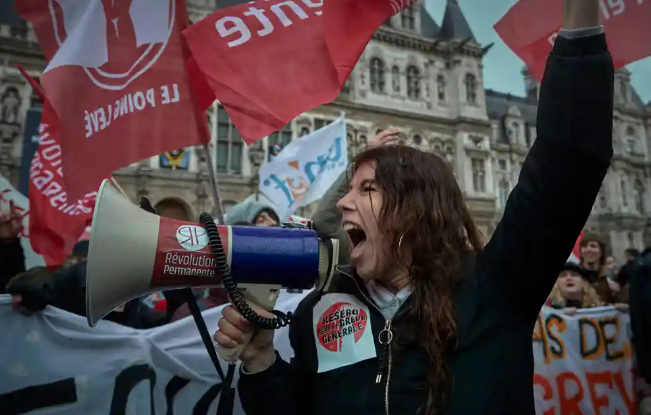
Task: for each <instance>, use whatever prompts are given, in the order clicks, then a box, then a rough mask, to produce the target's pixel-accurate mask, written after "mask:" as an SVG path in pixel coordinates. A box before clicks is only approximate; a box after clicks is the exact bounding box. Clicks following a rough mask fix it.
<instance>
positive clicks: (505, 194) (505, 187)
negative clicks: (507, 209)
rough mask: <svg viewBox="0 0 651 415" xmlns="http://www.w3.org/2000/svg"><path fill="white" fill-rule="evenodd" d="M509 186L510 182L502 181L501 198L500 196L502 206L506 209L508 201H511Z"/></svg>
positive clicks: (500, 187)
mask: <svg viewBox="0 0 651 415" xmlns="http://www.w3.org/2000/svg"><path fill="white" fill-rule="evenodd" d="M510 187H511V186H510V185H509V182H508V180H506V179H502V180H501V181H500V186H499V196H500V206H501V207H502V208H504V206H506V201H507V200H508V199H509V190H510V189H509V188H510Z"/></svg>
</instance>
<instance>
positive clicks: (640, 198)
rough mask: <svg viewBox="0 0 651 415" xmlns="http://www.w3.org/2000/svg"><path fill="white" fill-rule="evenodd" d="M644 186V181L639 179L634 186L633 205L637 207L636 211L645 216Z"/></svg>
mask: <svg viewBox="0 0 651 415" xmlns="http://www.w3.org/2000/svg"><path fill="white" fill-rule="evenodd" d="M644 194H645V191H644V184H642V181H641V180H640V179H637V180H636V181H635V185H634V186H633V205H634V207H635V211H636V212H637V213H639V214H644V213H645V210H644Z"/></svg>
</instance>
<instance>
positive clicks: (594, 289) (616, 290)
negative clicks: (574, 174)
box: [0, 130, 651, 383]
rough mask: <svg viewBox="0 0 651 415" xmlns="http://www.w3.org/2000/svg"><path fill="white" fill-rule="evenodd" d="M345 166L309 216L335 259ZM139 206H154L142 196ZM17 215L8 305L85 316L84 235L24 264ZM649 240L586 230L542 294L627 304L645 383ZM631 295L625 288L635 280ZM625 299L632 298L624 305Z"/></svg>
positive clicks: (179, 304)
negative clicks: (57, 258)
mask: <svg viewBox="0 0 651 415" xmlns="http://www.w3.org/2000/svg"><path fill="white" fill-rule="evenodd" d="M396 139H397V132H396V131H395V130H387V131H385V132H383V133H381V134H380V135H378V137H376V138H375V140H374V141H373V143H375V145H378V146H381V145H386V144H391V143H393V141H395V140H396ZM346 176H347V174H343V175H342V176H341V177H340V178H339V180H338V181H337V182H336V183H335V184H334V185H333V186H332V188H331V189H330V190H329V191H328V192H327V193H326V195H325V196H324V198H323V200H322V202H321V204H320V206H319V209H318V210H317V211H316V213H315V215H314V217H313V221H314V223H315V225H316V226H317V228H318V229H319V231H320V232H322V233H324V234H325V235H327V236H330V237H333V238H337V239H340V240H341V241H342V244H343V249H342V250H341V253H340V258H339V263H340V264H347V263H349V260H350V257H349V248H348V244H349V240H348V237H347V235H346V234H345V232H344V231H343V228H342V227H341V213H340V212H339V211H338V210H337V207H336V203H337V201H338V200H339V199H341V198H342V197H343V196H344V195H345V194H346V192H347V188H348V180H347V177H346ZM141 207H142V208H143V209H146V210H149V211H150V212H151V213H154V214H156V211H155V210H154V209H153V208H152V207H151V205H150V204H149V202H148V201H147V200H143V201H141ZM20 221H21V218H20V217H19V216H15V217H13V216H11V214H10V213H8V212H0V264H2V265H1V266H0V294H6V293H9V294H11V295H12V300H13V301H12V302H13V307H14V308H15V309H16V310H17V311H19V312H21V313H23V314H26V315H30V314H33V313H35V312H38V311H40V310H42V309H43V308H44V307H45V306H47V305H51V306H55V307H57V308H60V309H63V310H66V311H69V312H72V313H75V314H78V315H80V316H85V275H86V258H87V255H88V249H89V241H88V240H82V241H79V242H78V243H77V244H76V245H75V247H74V249H73V251H72V252H71V253H70V256H69V257H68V258H67V259H66V260H65V261H64V263H63V264H62V265H61V266H60V267H57V268H55V269H49V268H48V267H45V266H38V267H33V268H31V269H25V255H24V252H23V248H22V246H21V243H20V239H19V234H20V231H21V224H20ZM225 223H226V224H227V225H232V226H278V225H280V219H279V215H278V213H277V211H276V209H275V208H274V207H273V206H272V205H270V204H268V203H265V202H263V201H247V202H243V203H240V204H238V205H235V206H234V207H233V208H232V209H231V210H230V211H229V212H228V214H227V216H226V220H225ZM649 253H651V244H649V246H648V247H647V249H645V250H644V251H642V252H640V251H639V250H637V249H636V248H633V247H631V248H628V249H626V250H625V251H624V256H623V258H622V260H621V261H620V260H618V258H616V257H615V256H614V255H612V254H610V250H609V247H608V245H607V243H606V242H605V239H604V238H603V237H602V236H601V235H598V234H594V233H592V234H586V235H584V237H583V238H582V239H581V241H580V258H579V263H573V262H567V263H566V264H565V266H564V267H563V268H562V270H561V271H560V273H559V275H558V278H557V281H556V284H555V286H554V288H553V289H552V291H551V293H550V295H549V298H548V300H547V302H546V305H547V306H550V307H553V308H557V309H559V310H561V311H562V312H564V313H567V314H568V315H574V314H576V312H577V310H578V309H581V308H590V307H601V306H607V305H612V306H614V307H615V308H617V309H618V310H620V311H622V312H628V311H629V307H631V312H632V314H633V313H636V314H635V315H632V316H631V318H632V320H633V321H632V324H633V325H634V329H635V334H636V336H635V339H634V341H635V344H636V345H637V347H638V365H640V373H641V374H642V375H643V376H644V377H645V378H646V380H647V382H649V383H651V358H650V357H649V356H648V353H640V350H644V349H646V350H651V341H650V339H651V325H650V324H649V321H648V317H646V315H647V314H649V313H648V312H645V307H646V306H645V305H648V304H651V284H650V283H649V281H648V280H649V278H651V267H649V265H648V263H649V262H651V255H649ZM633 286H635V287H638V288H637V291H636V293H635V294H636V295H629V293H630V292H631V291H632V290H635V288H634V287H633ZM193 291H194V292H195V297H196V299H197V302H198V304H199V308H200V309H201V310H206V309H209V308H212V307H217V306H220V305H222V304H225V303H227V302H228V297H227V295H226V292H225V290H223V289H221V288H206V289H194V290H193ZM629 299H631V300H632V302H633V304H632V305H631V306H629ZM189 315H190V310H189V307H188V305H187V303H186V300H185V298H184V297H183V296H182V295H180V292H179V291H163V292H160V293H155V294H153V295H150V296H147V297H143V298H139V299H133V300H130V301H128V302H127V303H126V304H124V305H122V306H120V307H118V308H117V309H115V310H114V311H113V312H111V313H110V314H109V315H108V316H107V317H105V319H106V320H109V321H113V322H116V323H119V324H122V325H125V326H129V327H132V328H136V329H147V328H152V327H157V326H161V325H164V324H167V323H170V322H173V321H176V320H178V319H181V318H184V317H187V316H189Z"/></svg>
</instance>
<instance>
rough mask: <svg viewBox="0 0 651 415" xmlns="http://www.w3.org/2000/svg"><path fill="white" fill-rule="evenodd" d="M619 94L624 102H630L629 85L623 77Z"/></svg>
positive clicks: (620, 81)
mask: <svg viewBox="0 0 651 415" xmlns="http://www.w3.org/2000/svg"><path fill="white" fill-rule="evenodd" d="M619 95H620V97H621V99H622V101H623V102H628V86H627V85H626V81H624V80H623V79H620V80H619Z"/></svg>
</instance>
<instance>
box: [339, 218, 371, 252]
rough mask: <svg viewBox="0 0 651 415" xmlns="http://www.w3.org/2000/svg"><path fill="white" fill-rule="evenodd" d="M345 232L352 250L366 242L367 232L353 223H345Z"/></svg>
mask: <svg viewBox="0 0 651 415" xmlns="http://www.w3.org/2000/svg"><path fill="white" fill-rule="evenodd" d="M344 230H345V231H346V233H348V238H349V239H350V243H351V245H352V248H353V249H355V248H356V247H358V246H359V245H361V244H362V243H364V241H366V232H364V231H363V230H362V229H361V228H360V227H359V226H357V225H355V224H353V223H344Z"/></svg>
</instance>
